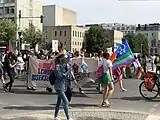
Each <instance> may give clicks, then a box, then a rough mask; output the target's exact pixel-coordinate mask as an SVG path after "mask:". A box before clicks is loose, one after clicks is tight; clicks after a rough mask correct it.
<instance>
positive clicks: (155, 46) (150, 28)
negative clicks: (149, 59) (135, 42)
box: [136, 23, 160, 55]
mask: <svg viewBox="0 0 160 120" xmlns="http://www.w3.org/2000/svg"><path fill="white" fill-rule="evenodd" d="M136 33H137V34H138V33H140V34H143V35H145V36H146V38H147V39H148V46H149V51H148V52H149V54H150V55H156V54H160V24H157V23H155V24H148V25H141V26H140V27H139V28H137V31H136ZM142 47H143V46H142Z"/></svg>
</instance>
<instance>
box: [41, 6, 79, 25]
mask: <svg viewBox="0 0 160 120" xmlns="http://www.w3.org/2000/svg"><path fill="white" fill-rule="evenodd" d="M43 15H44V17H45V18H44V24H43V25H44V26H59V25H60V26H64V25H77V13H76V12H75V11H73V10H70V9H67V8H63V7H61V6H58V5H45V6H43Z"/></svg>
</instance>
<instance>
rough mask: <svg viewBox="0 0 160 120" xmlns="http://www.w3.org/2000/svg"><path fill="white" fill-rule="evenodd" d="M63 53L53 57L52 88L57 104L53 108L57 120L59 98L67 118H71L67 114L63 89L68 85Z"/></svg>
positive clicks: (67, 103) (69, 119)
mask: <svg viewBox="0 0 160 120" xmlns="http://www.w3.org/2000/svg"><path fill="white" fill-rule="evenodd" d="M64 59H65V58H64V55H63V54H61V55H58V56H57V57H56V59H55V64H56V65H55V69H54V74H55V76H56V80H55V84H54V88H55V91H56V92H57V94H58V98H57V104H56V108H55V114H54V120H58V118H57V117H58V113H59V109H60V105H61V100H62V101H63V108H64V112H65V115H66V118H67V120H71V118H70V114H69V107H68V105H69V101H68V99H67V97H66V94H65V91H66V90H67V86H68V69H67V64H66V62H65V61H64Z"/></svg>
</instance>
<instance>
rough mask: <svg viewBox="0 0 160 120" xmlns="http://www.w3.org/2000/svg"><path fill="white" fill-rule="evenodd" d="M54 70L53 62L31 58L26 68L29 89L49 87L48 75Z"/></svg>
mask: <svg viewBox="0 0 160 120" xmlns="http://www.w3.org/2000/svg"><path fill="white" fill-rule="evenodd" d="M53 70H54V62H53V60H51V61H47V60H39V59H36V58H33V57H30V58H29V68H28V86H29V87H49V88H51V87H52V86H51V85H50V83H49V75H50V74H51V72H52V71H53Z"/></svg>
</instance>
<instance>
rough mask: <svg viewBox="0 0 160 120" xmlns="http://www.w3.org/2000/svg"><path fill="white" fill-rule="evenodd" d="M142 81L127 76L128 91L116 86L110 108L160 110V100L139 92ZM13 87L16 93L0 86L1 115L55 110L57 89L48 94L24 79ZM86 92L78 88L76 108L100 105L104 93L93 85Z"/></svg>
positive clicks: (146, 111) (157, 112)
mask: <svg viewBox="0 0 160 120" xmlns="http://www.w3.org/2000/svg"><path fill="white" fill-rule="evenodd" d="M140 82H141V80H136V79H126V80H124V87H125V88H126V89H127V90H128V91H127V92H122V91H121V90H120V89H119V85H118V84H117V85H116V90H115V93H114V95H113V97H112V98H111V99H110V102H111V104H112V106H111V107H110V108H107V109H109V110H118V111H131V112H142V113H148V114H156V115H159V113H160V99H156V100H154V101H146V100H144V99H143V98H142V97H141V96H140V94H139V91H138V86H139V84H140ZM13 90H14V91H15V93H6V92H4V91H3V89H2V88H1V89H0V111H1V112H0V116H2V115H8V114H15V113H25V112H32V111H34V112H35V111H44V110H45V111H47V110H48V111H49V110H54V106H55V103H56V99H57V96H56V94H55V92H53V93H48V92H46V91H45V88H38V89H37V90H36V91H27V90H26V87H25V82H24V81H18V80H17V81H16V82H15V84H14V86H13ZM84 91H85V93H86V94H85V95H82V94H79V93H78V89H75V92H76V93H74V96H73V99H72V105H71V106H72V109H73V108H86V109H90V108H95V109H96V108H100V107H99V105H100V104H101V100H102V95H101V94H98V92H97V91H96V88H95V87H94V86H92V87H90V88H84Z"/></svg>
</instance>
